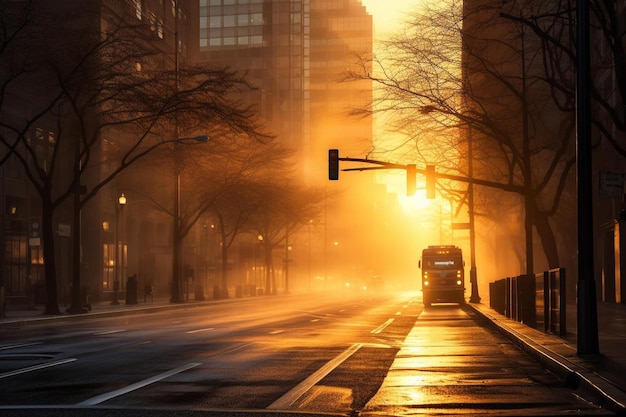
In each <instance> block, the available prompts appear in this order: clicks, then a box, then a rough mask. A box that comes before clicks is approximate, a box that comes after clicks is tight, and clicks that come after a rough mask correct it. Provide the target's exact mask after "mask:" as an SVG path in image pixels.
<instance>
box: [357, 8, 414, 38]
mask: <svg viewBox="0 0 626 417" xmlns="http://www.w3.org/2000/svg"><path fill="white" fill-rule="evenodd" d="M361 3H362V4H363V5H364V6H365V8H366V9H367V11H368V12H369V14H371V15H372V16H373V17H374V31H375V32H376V35H380V34H382V33H384V32H389V31H393V30H394V28H396V27H399V25H401V24H402V22H403V19H404V18H405V15H406V13H407V11H410V10H411V9H412V8H413V7H414V6H415V5H416V4H417V3H419V0H361Z"/></svg>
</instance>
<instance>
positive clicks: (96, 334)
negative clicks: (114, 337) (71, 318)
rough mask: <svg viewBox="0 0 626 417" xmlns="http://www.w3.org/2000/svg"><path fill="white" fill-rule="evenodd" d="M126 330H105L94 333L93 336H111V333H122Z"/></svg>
mask: <svg viewBox="0 0 626 417" xmlns="http://www.w3.org/2000/svg"><path fill="white" fill-rule="evenodd" d="M125 331H126V329H117V330H107V331H106V332H98V333H94V334H93V335H94V336H104V335H107V334H113V333H122V332H125Z"/></svg>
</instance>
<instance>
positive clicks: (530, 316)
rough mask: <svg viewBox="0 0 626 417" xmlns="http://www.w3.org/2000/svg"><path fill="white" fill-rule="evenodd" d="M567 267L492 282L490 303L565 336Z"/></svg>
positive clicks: (533, 325) (520, 318) (538, 326)
mask: <svg viewBox="0 0 626 417" xmlns="http://www.w3.org/2000/svg"><path fill="white" fill-rule="evenodd" d="M565 283H566V275H565V268H555V269H551V270H549V271H544V272H542V273H539V274H535V275H530V276H529V275H519V276H517V277H507V278H502V279H499V280H497V281H494V282H491V283H489V306H490V307H491V308H492V309H494V310H495V311H497V312H498V313H500V314H502V315H504V316H506V317H508V318H511V319H513V320H517V321H519V322H521V323H524V324H526V325H528V326H530V327H534V328H536V329H539V330H542V331H544V332H550V333H554V334H558V335H559V336H565V334H566V330H567V322H566V298H565V297H566V291H565Z"/></svg>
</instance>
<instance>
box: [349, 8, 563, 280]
mask: <svg viewBox="0 0 626 417" xmlns="http://www.w3.org/2000/svg"><path fill="white" fill-rule="evenodd" d="M524 3H525V5H526V6H527V7H529V8H528V9H518V10H517V11H518V12H519V13H521V14H522V15H526V13H529V14H530V13H531V12H533V13H535V12H537V11H536V10H535V9H533V8H532V7H530V5H528V2H524ZM502 7H503V6H502V2H495V1H475V2H460V1H456V0H455V1H451V2H448V3H446V6H443V5H442V4H441V3H440V2H436V4H435V3H429V4H427V5H425V6H424V7H423V8H422V9H421V10H419V12H418V13H416V14H415V15H414V16H413V18H412V20H411V24H410V25H409V26H407V28H406V30H405V31H404V32H403V33H399V34H398V35H396V36H395V37H393V38H392V39H390V40H389V41H388V42H386V43H385V49H386V50H387V51H389V52H388V53H387V54H386V55H384V56H383V55H380V56H377V57H376V58H374V63H375V65H376V68H377V69H376V70H374V71H373V72H366V71H363V72H362V73H360V74H354V73H352V74H350V77H349V78H357V79H358V78H363V77H366V78H368V79H371V80H373V81H374V83H375V85H377V86H378V87H377V88H378V89H379V91H378V93H379V96H378V97H380V99H379V100H377V101H376V103H375V106H374V109H375V111H384V112H393V113H394V114H395V115H396V120H397V124H396V125H395V127H396V128H397V129H399V130H402V131H404V132H405V133H406V132H408V133H409V134H408V135H407V137H408V139H407V142H410V143H412V144H414V149H415V150H416V151H415V152H413V154H412V156H413V157H414V158H416V159H417V160H418V161H419V160H420V155H421V160H422V161H423V162H422V163H426V162H427V163H430V164H433V163H434V164H436V165H437V168H438V169H441V170H446V169H449V170H455V171H461V172H462V173H463V174H464V175H468V172H467V168H468V165H467V162H466V161H467V160H468V153H467V152H468V146H472V149H471V150H472V162H473V174H474V177H475V178H476V177H478V178H487V179H491V180H493V182H494V184H493V185H494V187H495V189H491V190H484V189H483V190H481V192H482V193H486V192H487V191H489V194H492V195H493V198H496V199H501V198H502V195H501V194H497V196H496V194H494V191H495V190H496V189H499V190H502V191H505V192H506V193H507V194H509V195H510V196H513V195H515V194H517V195H519V196H521V197H522V200H523V201H524V209H525V210H524V212H525V213H524V217H525V218H526V220H525V224H526V226H525V231H526V235H527V242H529V243H530V245H528V244H527V250H526V255H527V259H526V261H527V268H528V270H529V271H532V269H533V266H532V264H533V261H532V228H531V227H532V226H534V228H535V230H536V231H537V233H538V235H539V236H540V239H541V243H542V247H543V252H544V254H545V257H546V259H547V262H548V264H549V266H551V267H554V266H559V264H560V259H559V251H558V247H557V242H556V238H555V235H554V230H553V225H552V223H551V222H550V218H551V217H552V216H554V215H555V214H556V213H557V210H558V208H559V204H560V202H561V199H562V196H563V193H564V192H565V191H566V189H567V188H566V186H567V184H568V178H569V174H570V173H571V172H572V167H573V165H574V161H575V159H574V153H573V127H574V124H573V118H572V117H571V114H568V113H563V112H561V111H560V110H559V108H558V106H557V105H555V101H554V100H555V97H554V96H553V95H552V91H551V90H550V86H549V83H548V82H547V80H546V76H545V72H544V64H545V61H544V56H543V50H542V49H541V42H540V40H539V39H537V37H536V36H533V34H532V33H530V31H529V30H528V29H527V28H526V29H525V28H524V27H523V25H521V24H515V23H513V22H512V21H511V20H510V19H506V18H505V17H503V16H501V15H500V12H501V11H502ZM517 7H519V6H517ZM544 9H545V8H544ZM544 9H542V11H543V10H544ZM519 13H518V14H519ZM367 65H369V61H364V64H363V68H366V67H367ZM433 131H436V132H437V137H435V138H433V135H432V134H431V132H433ZM442 138H444V143H447V144H448V146H449V147H447V146H442V145H441V143H442V142H441V139H442ZM442 150H443V151H445V152H443V153H442V152H441V151H442ZM450 155H452V157H450ZM487 197H488V196H485V195H484V196H483V197H482V198H483V199H484V198H487ZM491 206H495V207H501V205H499V204H491ZM486 208H488V206H484V208H483V213H487V211H486ZM501 214H502V213H500V215H501Z"/></svg>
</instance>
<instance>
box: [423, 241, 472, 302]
mask: <svg viewBox="0 0 626 417" xmlns="http://www.w3.org/2000/svg"><path fill="white" fill-rule="evenodd" d="M419 267H420V268H421V270H422V293H423V300H424V305H425V306H427V307H428V306H430V305H431V304H432V303H458V304H464V303H465V262H464V261H463V251H462V250H461V248H459V247H457V246H453V245H436V246H428V247H427V248H426V249H424V250H423V251H422V257H421V258H420V260H419Z"/></svg>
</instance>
